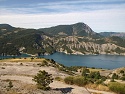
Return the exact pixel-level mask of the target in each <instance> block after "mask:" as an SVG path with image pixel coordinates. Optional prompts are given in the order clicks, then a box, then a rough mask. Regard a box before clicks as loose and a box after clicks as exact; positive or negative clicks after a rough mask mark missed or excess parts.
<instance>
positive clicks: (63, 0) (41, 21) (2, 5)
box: [0, 0, 125, 32]
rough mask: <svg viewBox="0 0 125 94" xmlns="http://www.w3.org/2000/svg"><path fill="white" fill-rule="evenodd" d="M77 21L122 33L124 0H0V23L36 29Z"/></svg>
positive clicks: (124, 12)
mask: <svg viewBox="0 0 125 94" xmlns="http://www.w3.org/2000/svg"><path fill="white" fill-rule="evenodd" d="M78 22H83V23H85V24H87V25H88V26H90V27H91V28H92V29H93V30H94V31H95V32H125V0H0V24H3V23H7V24H10V25H12V26H14V27H23V28H35V29H38V28H46V27H51V26H56V25H69V24H74V23H78Z"/></svg>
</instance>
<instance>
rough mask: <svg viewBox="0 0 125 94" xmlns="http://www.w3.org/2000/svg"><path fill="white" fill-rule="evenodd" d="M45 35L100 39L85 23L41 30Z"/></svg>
mask: <svg viewBox="0 0 125 94" xmlns="http://www.w3.org/2000/svg"><path fill="white" fill-rule="evenodd" d="M39 30H40V31H43V32H45V33H49V34H51V35H54V36H55V35H56V36H60V35H63V36H86V37H100V35H99V34H97V33H95V32H94V31H93V30H92V29H91V28H90V27H89V26H88V25H86V24H84V23H76V24H72V25H58V26H55V27H51V28H42V29H39Z"/></svg>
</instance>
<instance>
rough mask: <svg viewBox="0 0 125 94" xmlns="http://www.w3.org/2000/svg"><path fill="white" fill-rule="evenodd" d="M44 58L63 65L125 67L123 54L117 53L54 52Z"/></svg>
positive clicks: (107, 67)
mask: <svg viewBox="0 0 125 94" xmlns="http://www.w3.org/2000/svg"><path fill="white" fill-rule="evenodd" d="M44 58H49V59H54V60H55V61H56V62H58V63H61V64H64V65H65V66H87V67H95V68H105V69H114V68H119V67H125V56H119V55H67V54H64V53H55V54H53V55H48V56H44Z"/></svg>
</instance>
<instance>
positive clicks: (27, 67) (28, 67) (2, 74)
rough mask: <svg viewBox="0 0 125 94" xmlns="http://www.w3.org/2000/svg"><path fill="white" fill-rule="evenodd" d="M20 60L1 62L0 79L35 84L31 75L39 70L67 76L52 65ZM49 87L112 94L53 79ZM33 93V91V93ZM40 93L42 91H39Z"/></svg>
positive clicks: (67, 92)
mask: <svg viewBox="0 0 125 94" xmlns="http://www.w3.org/2000/svg"><path fill="white" fill-rule="evenodd" d="M20 63H21V62H18V63H14V62H13V63H11V62H1V63H0V80H1V81H3V80H7V79H10V80H16V81H20V83H25V84H27V85H28V84H29V85H35V84H36V83H35V82H33V81H32V79H33V76H34V75H36V74H37V72H38V71H39V70H45V71H47V72H48V73H50V74H52V75H53V77H56V76H59V77H61V78H64V77H66V76H68V75H67V74H65V73H62V72H59V71H58V70H57V69H55V68H53V67H39V66H37V63H36V62H35V63H33V62H28V63H24V62H23V65H20ZM50 87H51V88H52V89H53V90H56V91H61V93H59V92H58V93H59V94H62V93H63V94H90V92H98V93H102V94H114V93H110V92H105V91H97V90H92V89H86V88H84V87H78V86H75V85H67V84H65V83H63V82H59V81H54V82H53V83H51V84H50ZM34 94H35V93H34ZM41 94H42V93H41ZM46 94H54V93H52V92H51V93H46Z"/></svg>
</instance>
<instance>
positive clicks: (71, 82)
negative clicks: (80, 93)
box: [64, 76, 74, 85]
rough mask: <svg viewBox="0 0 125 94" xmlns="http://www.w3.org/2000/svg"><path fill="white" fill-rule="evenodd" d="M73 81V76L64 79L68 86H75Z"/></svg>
mask: <svg viewBox="0 0 125 94" xmlns="http://www.w3.org/2000/svg"><path fill="white" fill-rule="evenodd" d="M73 79H74V77H73V76H68V77H66V78H65V79H64V81H65V83H66V84H70V85H73V84H74V82H73Z"/></svg>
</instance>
